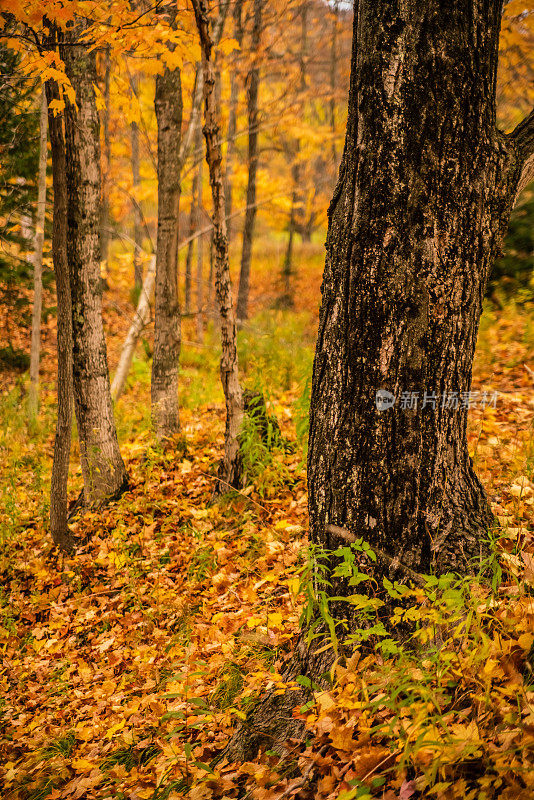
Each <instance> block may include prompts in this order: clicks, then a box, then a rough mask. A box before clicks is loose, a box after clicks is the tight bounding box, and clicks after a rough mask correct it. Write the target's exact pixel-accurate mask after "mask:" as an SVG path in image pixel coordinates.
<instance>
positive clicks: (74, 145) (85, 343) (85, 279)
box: [61, 23, 127, 506]
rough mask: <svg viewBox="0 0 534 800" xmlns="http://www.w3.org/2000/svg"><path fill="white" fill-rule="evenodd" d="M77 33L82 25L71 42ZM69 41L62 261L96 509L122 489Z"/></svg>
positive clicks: (94, 146) (95, 213) (84, 98)
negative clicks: (70, 99)
mask: <svg viewBox="0 0 534 800" xmlns="http://www.w3.org/2000/svg"><path fill="white" fill-rule="evenodd" d="M82 30H83V26H82V23H80V24H79V25H78V27H77V29H76V33H75V34H74V36H76V35H79V33H81V31H82ZM78 41H79V40H76V39H75V38H71V40H70V41H69V42H68V43H67V46H63V47H62V48H61V50H62V53H61V55H62V57H63V60H64V62H65V69H66V73H67V76H68V78H69V80H70V82H71V84H72V86H73V87H74V90H75V92H76V106H74V105H71V104H67V107H66V109H65V139H66V154H67V159H66V176H67V194H68V199H69V203H68V208H67V255H68V260H69V272H70V288H71V296H72V335H73V378H74V404H75V411H76V421H77V424H78V436H79V439H80V457H81V464H82V474H83V480H84V502H85V504H87V505H90V506H98V505H100V504H102V503H103V502H105V501H107V500H109V499H111V498H114V497H117V496H118V495H119V494H120V493H121V492H122V491H123V490H124V489H125V487H126V486H127V478H126V471H125V469H124V464H123V461H122V458H121V454H120V451H119V445H118V441H117V432H116V429H115V421H114V419H113V406H112V402H111V392H110V385H109V373H108V362H107V352H106V340H105V336H104V327H103V324H102V288H101V279H100V242H99V208H100V140H99V118H98V113H97V109H96V102H95V91H94V85H95V84H96V64H95V53H94V51H93V52H88V49H87V46H86V45H83V44H78Z"/></svg>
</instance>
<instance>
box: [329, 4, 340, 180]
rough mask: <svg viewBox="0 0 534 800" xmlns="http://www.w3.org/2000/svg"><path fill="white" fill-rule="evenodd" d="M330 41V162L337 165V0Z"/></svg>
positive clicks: (333, 10) (333, 11) (333, 12)
mask: <svg viewBox="0 0 534 800" xmlns="http://www.w3.org/2000/svg"><path fill="white" fill-rule="evenodd" d="M331 13H332V42H331V47H330V128H331V131H332V163H333V165H334V169H335V168H336V165H337V150H336V139H335V136H336V77H337V28H338V22H339V0H334V7H333V9H332V12H331Z"/></svg>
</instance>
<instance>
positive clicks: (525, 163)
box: [509, 109, 534, 198]
mask: <svg viewBox="0 0 534 800" xmlns="http://www.w3.org/2000/svg"><path fill="white" fill-rule="evenodd" d="M509 139H510V140H511V141H512V142H513V144H514V145H515V148H516V151H517V155H518V157H519V163H520V165H521V174H520V176H519V181H518V184H517V193H516V198H517V197H518V196H519V193H520V192H521V191H522V190H523V189H524V188H525V186H526V185H527V184H528V183H530V181H531V180H532V179H533V178H534V109H532V111H531V112H530V114H529V115H528V117H525V119H524V120H523V121H522V122H520V123H519V125H518V126H517V127H516V128H514V130H513V131H512V133H510V134H509Z"/></svg>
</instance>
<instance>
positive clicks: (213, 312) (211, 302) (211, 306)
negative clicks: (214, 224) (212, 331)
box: [208, 230, 217, 319]
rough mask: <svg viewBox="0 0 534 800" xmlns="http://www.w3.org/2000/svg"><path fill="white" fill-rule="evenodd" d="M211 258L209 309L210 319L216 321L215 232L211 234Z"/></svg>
mask: <svg viewBox="0 0 534 800" xmlns="http://www.w3.org/2000/svg"><path fill="white" fill-rule="evenodd" d="M209 258H210V271H209V276H208V308H209V314H210V317H211V318H212V319H215V318H216V317H217V309H216V307H215V302H214V297H213V295H214V292H213V289H214V285H213V277H214V276H213V260H214V259H213V230H212V231H211V234H210V248H209Z"/></svg>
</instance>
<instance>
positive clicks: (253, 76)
mask: <svg viewBox="0 0 534 800" xmlns="http://www.w3.org/2000/svg"><path fill="white" fill-rule="evenodd" d="M262 9H263V0H254V23H253V26H252V40H251V43H250V45H251V52H252V54H253V58H254V66H253V67H252V69H251V70H250V73H249V76H248V81H249V84H248V93H247V109H248V184H247V207H246V211H245V224H244V226H243V249H242V252H241V271H240V274H239V292H238V297H237V319H238V320H240V321H241V320H245V319H247V317H248V295H249V285H250V262H251V259H252V237H253V235H254V221H255V219H256V175H257V172H258V89H259V83H260V69H259V48H260V37H261V16H262Z"/></svg>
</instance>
